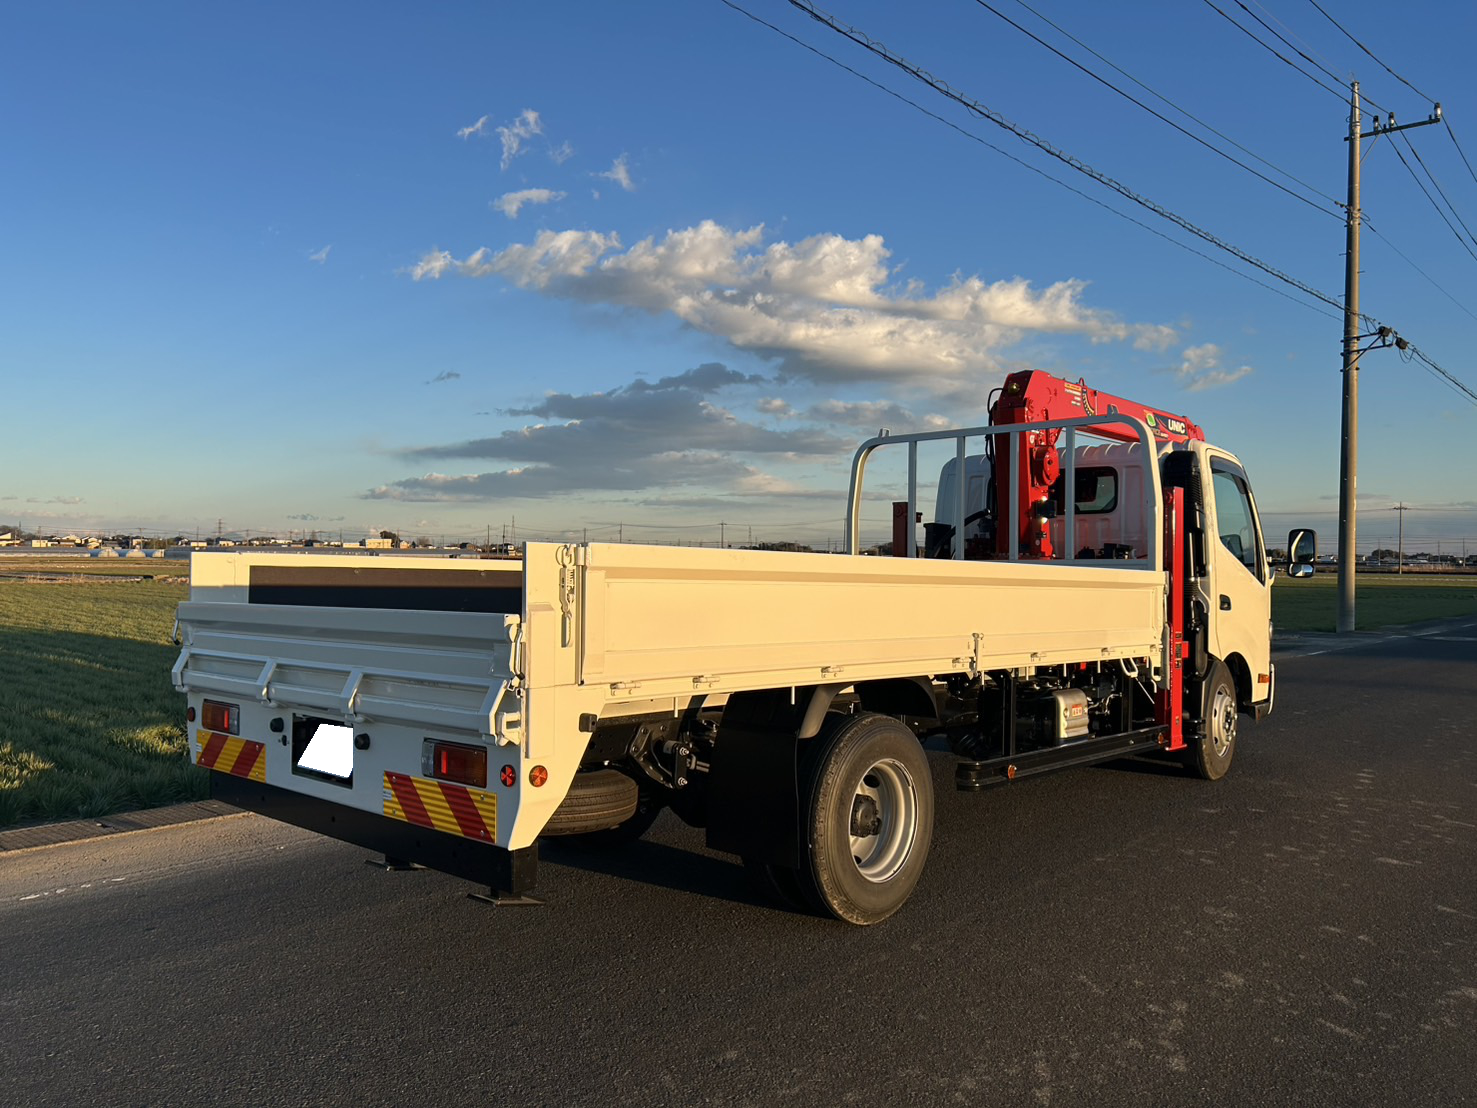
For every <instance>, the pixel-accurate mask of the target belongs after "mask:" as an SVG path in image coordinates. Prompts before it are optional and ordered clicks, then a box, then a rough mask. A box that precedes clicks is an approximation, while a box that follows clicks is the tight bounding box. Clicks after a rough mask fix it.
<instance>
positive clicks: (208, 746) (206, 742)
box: [195, 730, 267, 781]
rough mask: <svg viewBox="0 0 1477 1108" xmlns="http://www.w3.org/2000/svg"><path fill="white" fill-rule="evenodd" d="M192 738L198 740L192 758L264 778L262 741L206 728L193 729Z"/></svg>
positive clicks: (221, 770)
mask: <svg viewBox="0 0 1477 1108" xmlns="http://www.w3.org/2000/svg"><path fill="white" fill-rule="evenodd" d="M195 742H196V743H197V744H199V752H198V754H197V755H196V758H195V761H196V763H197V764H199V765H202V766H204V767H205V768H206V769H213V770H215V771H216V772H217V773H229V774H231V775H232V776H233V777H249V778H250V779H251V780H253V781H265V780H266V779H267V748H266V746H265V745H264V744H263V743H254V742H252V741H251V740H249V739H237V738H232V737H231V736H230V735H222V734H219V733H218V732H215V731H205V730H200V731H197V732H195Z"/></svg>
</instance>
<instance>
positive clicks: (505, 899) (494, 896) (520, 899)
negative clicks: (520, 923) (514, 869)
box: [467, 889, 544, 908]
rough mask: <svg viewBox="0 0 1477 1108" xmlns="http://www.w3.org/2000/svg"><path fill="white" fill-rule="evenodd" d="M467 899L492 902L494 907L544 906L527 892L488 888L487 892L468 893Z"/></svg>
mask: <svg viewBox="0 0 1477 1108" xmlns="http://www.w3.org/2000/svg"><path fill="white" fill-rule="evenodd" d="M467 899H468V900H477V901H481V902H482V903H483V904H491V905H492V906H493V907H494V908H542V907H543V906H544V902H543V901H542V900H540V899H539V898H538V897H536V896H529V895H528V894H527V893H500V892H498V891H497V890H496V889H488V890H487V892H485V893H468V894H467Z"/></svg>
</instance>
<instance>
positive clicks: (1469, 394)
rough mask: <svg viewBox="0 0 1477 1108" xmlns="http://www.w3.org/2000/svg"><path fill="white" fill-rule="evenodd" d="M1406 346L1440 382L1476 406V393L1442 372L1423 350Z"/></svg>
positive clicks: (1444, 371) (1412, 345) (1410, 345)
mask: <svg viewBox="0 0 1477 1108" xmlns="http://www.w3.org/2000/svg"><path fill="white" fill-rule="evenodd" d="M1408 345H1409V350H1410V353H1411V354H1413V355H1414V356H1415V357H1416V358H1418V359H1419V360H1420V361H1421V362H1422V363H1423V364H1424V365H1425V366H1426V368H1427V369H1428V370H1429V371H1430V372H1431V373H1433V374H1435V375H1436V376H1437V377H1439V378H1440V379H1441V380H1443V381H1444V382H1446V384H1448V385H1449V386H1451V388H1453V389H1455V390H1456V391H1457V392H1459V393H1460V394H1461V395H1462V396H1464V397H1466V398H1467V399H1468V400H1470V401H1471V402H1472V403H1473V404H1474V405H1477V392H1473V391H1472V390H1471V389H1469V388H1468V387H1467V386H1466V385H1464V384H1462V382H1461V381H1459V380H1457V379H1456V378H1455V377H1453V376H1452V375H1451V374H1450V373H1448V372H1447V371H1446V370H1444V369H1443V368H1441V366H1439V365H1437V364H1436V362H1435V361H1434V360H1433V359H1432V358H1431V357H1430V356H1429V355H1427V354H1426V353H1425V352H1424V351H1423V350H1421V349H1419V348H1418V347H1416V346H1415V345H1414V344H1408Z"/></svg>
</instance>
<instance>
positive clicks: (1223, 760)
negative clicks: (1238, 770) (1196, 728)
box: [1185, 661, 1240, 781]
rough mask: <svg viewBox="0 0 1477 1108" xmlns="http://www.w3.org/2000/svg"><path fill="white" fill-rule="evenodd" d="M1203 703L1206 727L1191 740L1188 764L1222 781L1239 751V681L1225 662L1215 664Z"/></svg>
mask: <svg viewBox="0 0 1477 1108" xmlns="http://www.w3.org/2000/svg"><path fill="white" fill-rule="evenodd" d="M1203 690H1204V702H1203V704H1202V706H1201V712H1202V718H1203V719H1204V720H1205V726H1204V728H1203V729H1202V730H1201V734H1200V736H1199V738H1196V739H1191V740H1190V749H1189V750H1188V751H1187V752H1186V754H1185V764H1186V765H1187V766H1189V767H1190V769H1192V770H1194V771H1195V772H1196V773H1197V774H1198V775H1199V776H1200V777H1203V778H1204V779H1205V780H1207V781H1219V780H1220V779H1221V778H1222V777H1224V776H1225V775H1226V773H1227V772H1228V771H1229V770H1230V768H1231V758H1232V756H1233V755H1234V754H1235V753H1236V721H1237V715H1238V712H1239V710H1240V709H1239V707H1238V705H1237V703H1236V683H1235V682H1234V681H1232V680H1231V671H1230V670H1229V669H1227V668H1226V663H1225V662H1221V661H1217V662H1214V663H1212V665H1211V669H1210V674H1209V675H1208V676H1207V677H1206V679H1205V684H1204V686H1203Z"/></svg>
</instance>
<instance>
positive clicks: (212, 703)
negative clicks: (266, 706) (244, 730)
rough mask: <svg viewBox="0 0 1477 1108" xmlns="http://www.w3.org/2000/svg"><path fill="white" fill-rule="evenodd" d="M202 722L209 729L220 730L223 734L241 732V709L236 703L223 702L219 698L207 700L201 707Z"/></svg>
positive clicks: (237, 733)
mask: <svg viewBox="0 0 1477 1108" xmlns="http://www.w3.org/2000/svg"><path fill="white" fill-rule="evenodd" d="M200 724H201V726H202V727H204V728H205V730H207V731H219V732H221V734H223V735H239V734H240V733H241V709H240V708H239V707H238V706H236V705H235V704H222V703H221V702H220V701H218V700H207V701H206V702H205V703H204V704H203V705H201V708H200Z"/></svg>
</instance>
